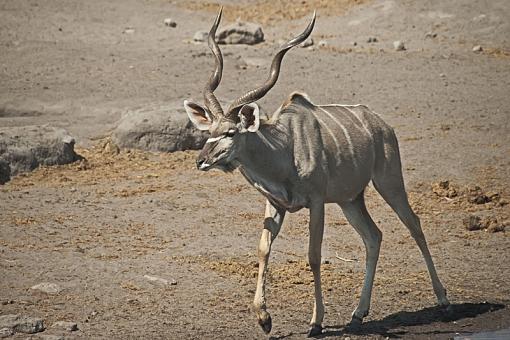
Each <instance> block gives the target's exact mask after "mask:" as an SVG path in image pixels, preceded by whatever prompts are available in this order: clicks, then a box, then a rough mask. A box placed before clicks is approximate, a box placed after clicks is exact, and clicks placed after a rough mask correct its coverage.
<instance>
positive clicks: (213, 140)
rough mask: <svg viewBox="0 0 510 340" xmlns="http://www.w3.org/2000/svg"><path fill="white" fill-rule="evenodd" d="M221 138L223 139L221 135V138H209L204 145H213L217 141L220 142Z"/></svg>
mask: <svg viewBox="0 0 510 340" xmlns="http://www.w3.org/2000/svg"><path fill="white" fill-rule="evenodd" d="M223 137H225V136H223V135H221V136H218V137H212V138H209V139H208V140H207V141H206V142H205V143H206V144H207V143H214V142H216V141H219V140H220V139H222V138H223Z"/></svg>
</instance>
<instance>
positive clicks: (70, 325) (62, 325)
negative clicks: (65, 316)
mask: <svg viewBox="0 0 510 340" xmlns="http://www.w3.org/2000/svg"><path fill="white" fill-rule="evenodd" d="M51 328H57V329H62V330H65V331H69V332H74V331H77V330H78V324H76V322H70V321H57V322H55V323H54V324H53V325H52V326H51Z"/></svg>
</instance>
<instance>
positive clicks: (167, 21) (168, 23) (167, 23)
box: [163, 18, 177, 28]
mask: <svg viewBox="0 0 510 340" xmlns="http://www.w3.org/2000/svg"><path fill="white" fill-rule="evenodd" d="M163 23H164V24H165V26H168V27H172V28H173V27H177V22H175V21H174V20H173V19H172V18H166V19H165V20H163Z"/></svg>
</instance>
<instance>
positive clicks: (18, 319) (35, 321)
mask: <svg viewBox="0 0 510 340" xmlns="http://www.w3.org/2000/svg"><path fill="white" fill-rule="evenodd" d="M5 328H7V329H10V330H12V331H13V332H14V333H27V334H33V333H38V332H42V331H43V330H44V322H43V320H42V319H39V318H33V317H30V316H23V315H18V314H7V315H2V316H0V329H2V330H3V329H5ZM5 332H7V331H5Z"/></svg>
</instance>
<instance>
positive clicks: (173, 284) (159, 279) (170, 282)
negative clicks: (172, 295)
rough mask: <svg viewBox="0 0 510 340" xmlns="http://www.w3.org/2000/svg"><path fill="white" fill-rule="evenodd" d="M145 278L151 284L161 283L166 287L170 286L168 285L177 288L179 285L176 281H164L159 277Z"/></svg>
mask: <svg viewBox="0 0 510 340" xmlns="http://www.w3.org/2000/svg"><path fill="white" fill-rule="evenodd" d="M143 277H144V278H146V279H147V280H149V281H150V282H153V283H161V284H163V285H165V286H168V285H171V286H175V285H176V284H177V281H175V280H167V279H163V278H161V277H157V276H151V275H144V276H143Z"/></svg>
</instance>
